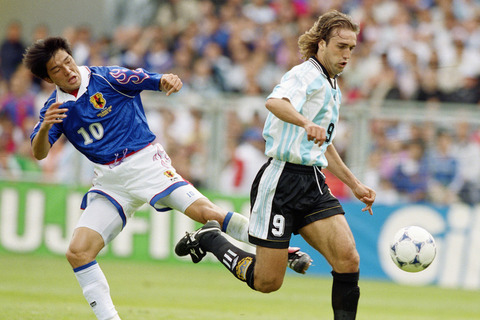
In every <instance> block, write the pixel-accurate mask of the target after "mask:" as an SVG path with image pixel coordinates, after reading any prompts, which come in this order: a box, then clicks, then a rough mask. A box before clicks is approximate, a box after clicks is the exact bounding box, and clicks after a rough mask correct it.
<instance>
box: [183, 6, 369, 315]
mask: <svg viewBox="0 0 480 320" xmlns="http://www.w3.org/2000/svg"><path fill="white" fill-rule="evenodd" d="M358 32H359V27H358V25H357V24H355V23H354V22H353V21H352V20H351V18H350V17H349V16H347V15H345V14H343V13H340V12H338V11H331V12H327V13H325V14H324V15H322V16H320V17H319V19H318V20H317V21H316V23H315V24H314V26H313V27H312V28H311V29H310V30H309V31H307V32H306V33H305V34H303V35H302V36H301V37H300V38H299V41H298V44H299V48H300V52H301V54H302V56H303V57H304V59H305V62H303V63H301V64H299V65H297V66H295V67H293V68H292V69H291V70H290V71H288V72H287V73H286V74H285V75H284V76H283V78H282V79H281V82H280V84H278V85H277V86H276V87H275V88H274V89H273V92H272V93H271V94H270V95H269V96H268V97H267V101H266V108H267V109H268V110H269V111H270V112H269V114H268V117H267V119H266V122H265V126H264V130H263V136H264V138H265V140H266V150H265V152H266V154H267V156H269V157H270V158H269V160H268V162H267V163H266V164H265V165H264V166H263V167H262V168H261V169H260V171H259V173H258V174H257V177H256V178H255V180H254V182H253V185H252V189H251V217H250V226H249V238H250V241H251V242H252V243H254V244H256V245H257V247H256V255H253V254H250V253H248V252H245V251H242V250H240V249H238V248H236V247H235V246H233V245H232V244H231V243H229V242H228V241H227V240H226V239H225V238H224V237H223V236H222V235H221V233H220V229H219V226H218V223H217V222H216V221H209V222H207V223H206V224H205V226H204V227H202V228H200V229H199V230H197V231H195V232H192V233H191V234H189V235H187V236H186V237H184V238H183V239H182V240H180V242H179V243H178V244H177V246H176V251H177V252H185V251H186V250H187V249H188V248H190V247H191V246H193V245H197V244H198V245H199V246H200V247H201V248H202V249H203V250H205V251H209V252H212V253H213V254H214V255H215V256H216V257H217V258H218V259H219V260H220V261H221V262H222V263H223V264H224V265H225V267H227V268H228V269H229V270H230V271H231V272H232V274H233V275H234V276H235V277H236V278H238V279H240V280H242V281H245V282H246V283H247V284H248V285H249V286H250V287H251V288H252V289H254V290H258V291H261V292H271V291H275V290H278V289H279V288H280V287H281V285H282V283H283V278H284V275H285V271H286V267H287V253H288V250H287V248H288V246H289V241H290V238H291V234H292V233H294V234H300V235H301V236H302V237H303V238H304V239H305V240H306V241H307V242H308V243H309V244H310V245H311V246H312V247H313V248H314V249H316V250H317V251H318V252H319V253H321V254H322V255H323V256H324V257H325V258H326V260H327V261H328V263H329V264H330V265H331V267H332V269H333V270H332V275H333V287H332V307H333V313H334V318H335V319H336V320H340V319H342V320H350V319H355V317H356V312H357V305H358V299H359V296H360V289H359V287H358V279H359V255H358V252H357V250H356V248H355V241H354V238H353V235H352V232H351V230H350V227H349V225H348V223H347V220H346V219H345V216H344V214H345V213H344V210H343V208H342V206H341V204H340V202H339V201H338V199H337V198H335V196H334V195H333V194H332V193H331V192H330V189H329V187H328V185H327V183H326V181H325V176H324V175H323V173H322V170H323V169H324V168H327V169H328V170H329V171H330V172H332V173H333V174H334V175H335V176H336V177H338V178H339V179H340V180H341V181H342V182H344V183H345V184H346V185H347V186H349V187H350V189H351V190H352V192H353V194H354V195H355V196H356V197H357V198H358V199H359V200H360V201H362V202H364V203H365V205H366V206H365V208H364V209H362V210H363V211H367V212H369V213H370V214H373V212H372V205H373V203H374V201H375V191H374V190H372V189H371V188H369V187H367V186H366V185H364V184H363V183H361V182H360V181H359V180H358V179H357V178H356V177H355V176H354V174H353V173H352V172H351V171H350V169H348V167H347V166H346V165H345V163H344V162H343V161H342V159H341V158H340V156H339V154H338V153H337V151H336V150H335V147H334V145H333V139H334V138H335V134H336V131H337V125H338V120H339V109H340V103H341V98H342V95H341V92H340V88H338V86H337V76H338V75H339V74H340V73H341V72H342V71H343V69H344V68H345V66H346V65H347V63H348V61H349V60H350V57H351V55H352V51H353V49H354V48H355V46H356V44H357V34H358Z"/></svg>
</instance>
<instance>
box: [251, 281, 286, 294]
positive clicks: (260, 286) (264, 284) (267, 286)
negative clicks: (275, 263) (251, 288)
mask: <svg viewBox="0 0 480 320" xmlns="http://www.w3.org/2000/svg"><path fill="white" fill-rule="evenodd" d="M254 283H255V290H257V291H260V292H262V293H270V292H274V291H277V290H278V289H280V288H281V287H282V284H283V279H268V280H267V279H261V278H257V277H255V282H254Z"/></svg>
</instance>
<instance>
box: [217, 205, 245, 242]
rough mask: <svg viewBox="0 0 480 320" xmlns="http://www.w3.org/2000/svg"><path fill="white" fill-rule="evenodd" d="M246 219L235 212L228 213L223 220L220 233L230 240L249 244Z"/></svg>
mask: <svg viewBox="0 0 480 320" xmlns="http://www.w3.org/2000/svg"><path fill="white" fill-rule="evenodd" d="M248 223H249V222H248V219H247V217H245V216H244V215H241V214H240V213H236V212H229V213H227V215H226V216H225V220H223V226H222V231H223V232H225V233H226V234H228V235H229V236H231V237H232V238H234V239H236V240H238V241H242V242H245V243H249V244H250V242H249V241H248Z"/></svg>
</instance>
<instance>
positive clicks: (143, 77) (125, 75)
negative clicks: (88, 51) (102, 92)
mask: <svg viewBox="0 0 480 320" xmlns="http://www.w3.org/2000/svg"><path fill="white" fill-rule="evenodd" d="M91 69H92V71H93V72H97V73H99V74H101V75H102V76H103V77H105V79H106V80H107V81H108V82H109V83H110V85H111V86H112V87H113V88H114V89H116V90H118V91H121V92H123V93H127V94H132V95H135V94H138V93H140V92H141V91H143V90H153V91H159V90H160V79H161V78H162V74H159V73H153V72H149V71H147V70H145V69H142V68H138V69H135V70H131V69H127V68H124V67H91Z"/></svg>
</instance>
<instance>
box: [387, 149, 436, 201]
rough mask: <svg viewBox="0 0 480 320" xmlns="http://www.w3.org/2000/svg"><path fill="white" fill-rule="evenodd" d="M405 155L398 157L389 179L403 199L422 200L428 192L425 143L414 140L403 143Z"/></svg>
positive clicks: (425, 198)
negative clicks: (398, 160) (397, 162)
mask: <svg viewBox="0 0 480 320" xmlns="http://www.w3.org/2000/svg"><path fill="white" fill-rule="evenodd" d="M404 147H405V149H406V151H407V152H406V155H405V157H403V158H401V159H400V162H399V164H398V165H397V167H396V168H395V170H394V172H393V174H392V176H391V177H390V181H391V182H392V184H393V186H394V187H395V189H396V190H397V191H398V192H399V194H400V196H401V197H402V198H403V200H405V201H411V202H424V201H426V200H427V193H428V184H427V179H428V171H427V162H426V158H425V143H424V142H423V141H421V140H414V141H410V142H407V143H406V144H405V146H404Z"/></svg>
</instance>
